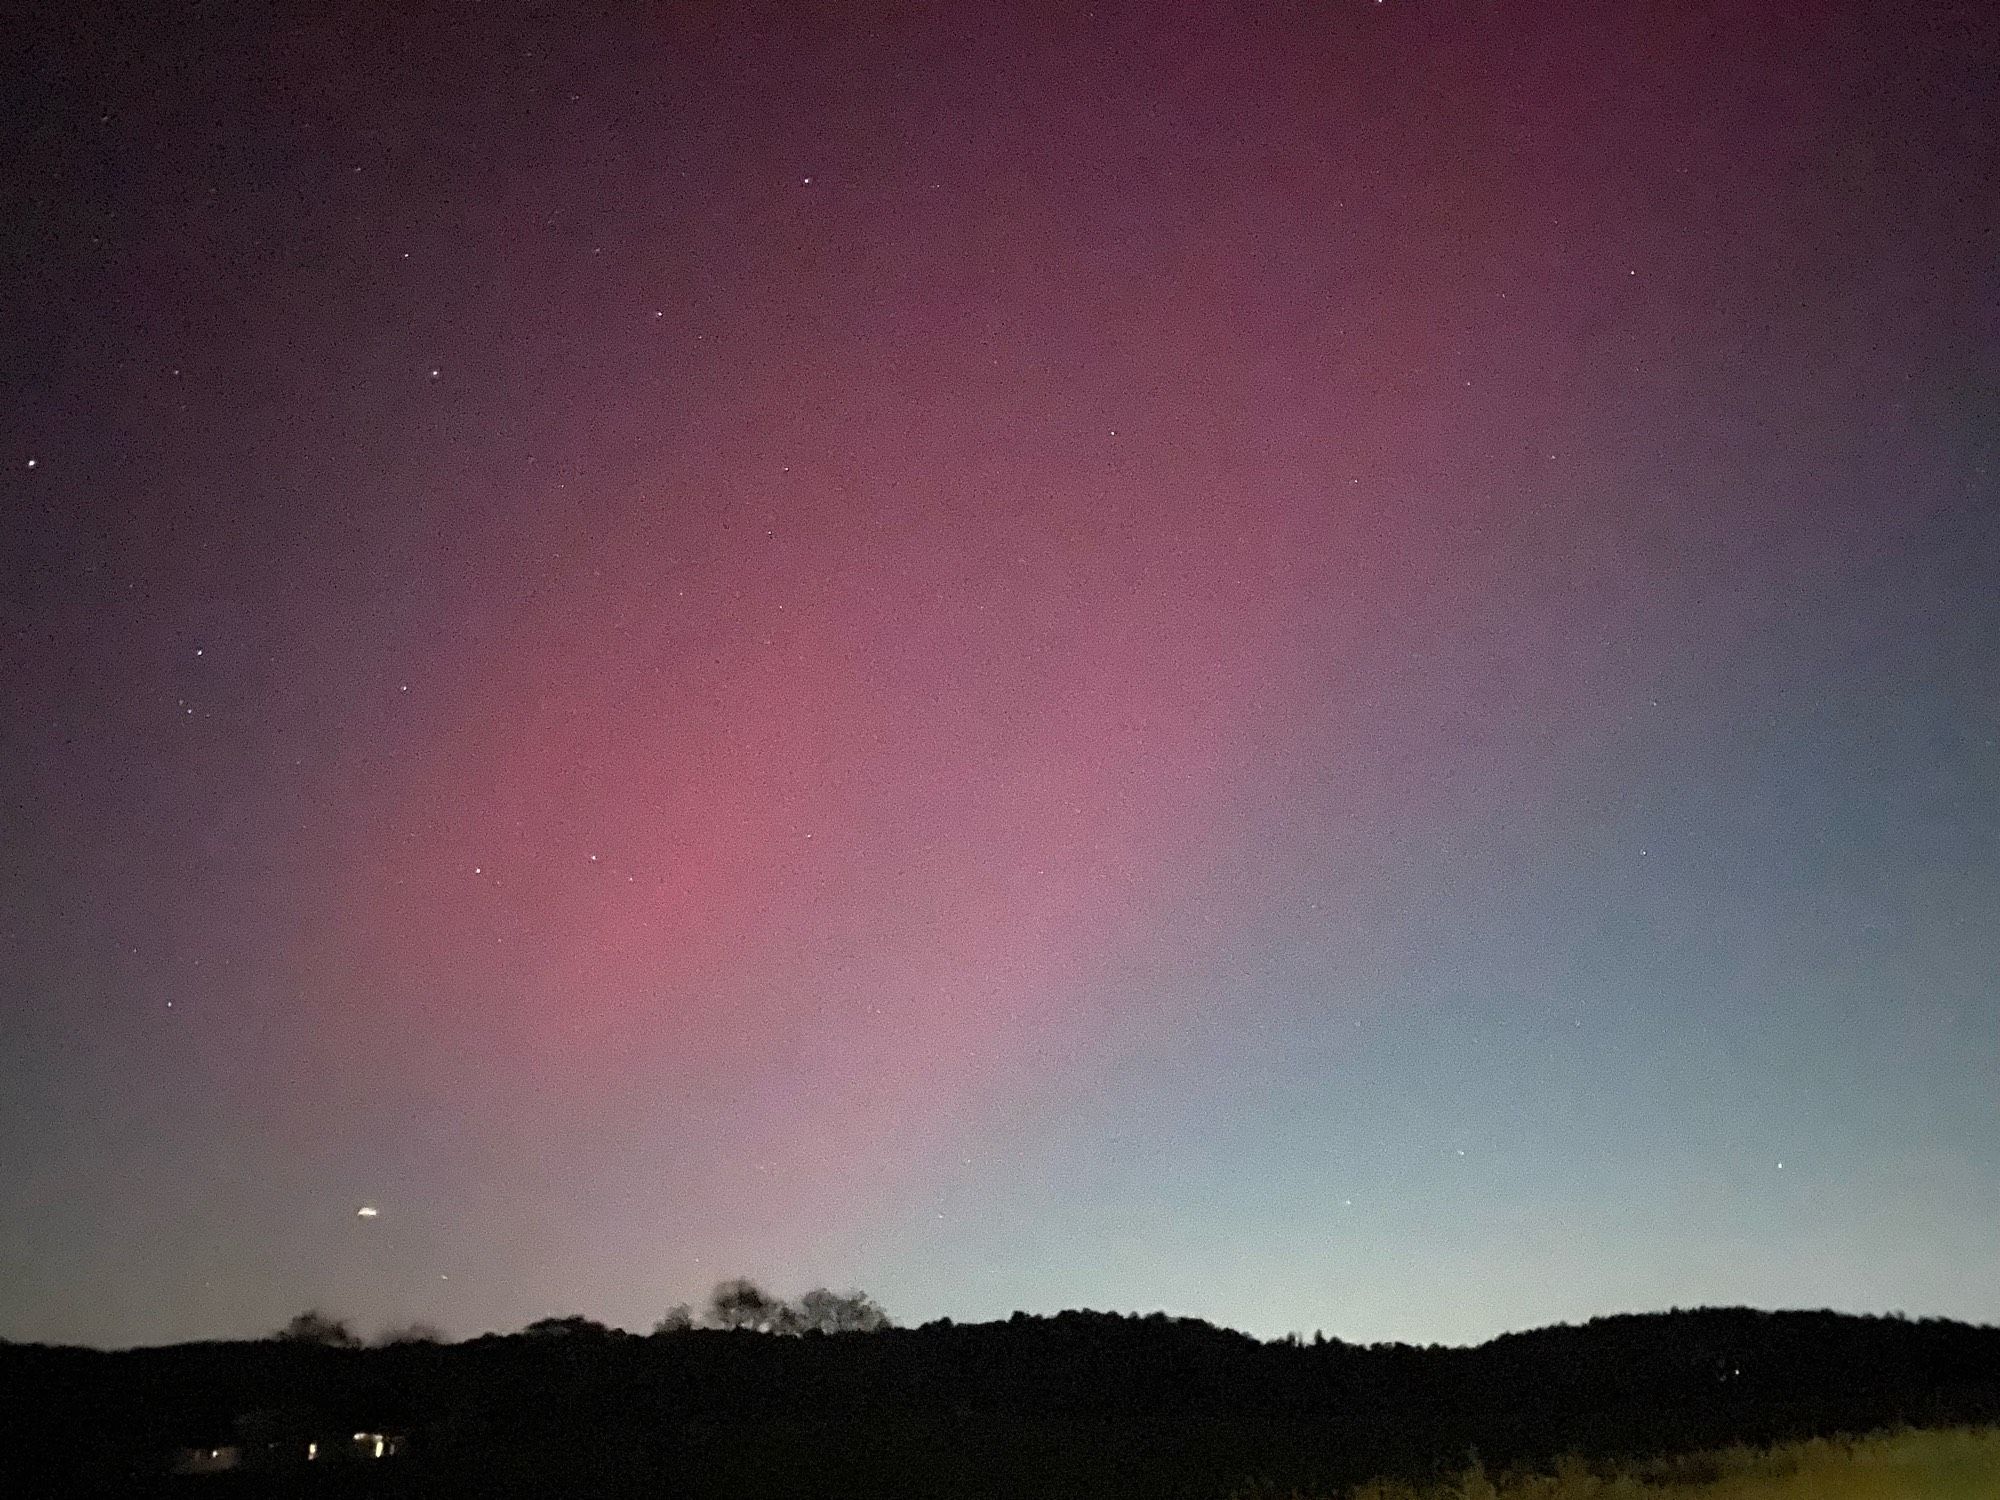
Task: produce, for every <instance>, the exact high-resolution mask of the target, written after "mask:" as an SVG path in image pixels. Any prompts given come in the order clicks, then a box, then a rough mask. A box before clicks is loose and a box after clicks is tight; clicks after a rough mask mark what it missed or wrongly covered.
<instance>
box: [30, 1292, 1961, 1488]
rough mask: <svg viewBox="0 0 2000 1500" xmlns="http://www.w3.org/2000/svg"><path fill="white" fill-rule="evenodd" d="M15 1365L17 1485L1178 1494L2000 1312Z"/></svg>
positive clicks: (1771, 1437)
mask: <svg viewBox="0 0 2000 1500" xmlns="http://www.w3.org/2000/svg"><path fill="white" fill-rule="evenodd" d="M0 1384H3V1385H4V1388H5V1389H7V1390H9V1391H10V1392H13V1393H15V1394H14V1396H13V1397H12V1399H11V1403H10V1404H11V1406H12V1408H13V1409H12V1412H11V1415H12V1416H13V1417H14V1418H15V1419H16V1420H14V1421H12V1422H10V1424H9V1426H10V1427H11V1428H12V1429H13V1431H14V1432H15V1433H16V1434H18V1437H17V1438H15V1439H14V1440H13V1445H12V1449H11V1451H10V1452H8V1453H7V1454H6V1455H5V1458H4V1460H0V1462H4V1463H5V1465H6V1466H7V1467H10V1468H13V1469H14V1470H16V1471H17V1473H19V1474H21V1475H22V1476H24V1477H26V1478H28V1479H30V1480H31V1481H33V1484H34V1488H32V1489H20V1490H16V1491H15V1492H19V1493H30V1492H32V1493H51V1492H56V1491H59V1490H68V1491H74V1490H77V1489H79V1488H89V1487H96V1488H97V1489H99V1490H101V1491H102V1492H104V1493H120V1494H131V1493H135V1492H140V1491H141V1490H142V1489H144V1488H146V1487H149V1486H150V1487H154V1488H157V1489H158V1490H159V1491H160V1492H163V1493H211V1494H219V1493H224V1492H227V1493H230V1494H236V1495H253V1494H292V1493H300V1492H303V1490H302V1488H301V1486H302V1485H303V1478H302V1477H301V1476H300V1475H299V1474H296V1473H294V1474H291V1475H286V1476H275V1477H270V1476H259V1475H256V1474H253V1473H249V1472H239V1473H234V1474H228V1475H198V1476H189V1477H185V1478H181V1479H178V1480H164V1479H161V1480H155V1479H153V1478H151V1477H150V1476H154V1475H157V1474H159V1473H160V1471H161V1469H162V1467H163V1464H164V1462H165V1456H166V1455H167V1454H169V1453H170V1452H172V1451H173V1450H174V1449H176V1448H184V1447H190V1446H197V1445H202V1444H208V1443H221V1442H223V1441H225V1435H232V1434H233V1435H234V1436H235V1438H236V1439H237V1440H239V1441H241V1442H243V1443H245V1444H246V1445H248V1446H254V1445H256V1444H257V1443H261V1442H267V1441H268V1442H269V1443H271V1444H272V1445H273V1446H274V1447H275V1446H276V1445H277V1444H278V1443H279V1442H280V1440H283V1441H294V1440H303V1438H304V1437H305V1436H306V1435H308V1434H309V1433H310V1432H315V1431H317V1432H325V1433H332V1434H335V1435H337V1436H338V1437H339V1438H340V1439H341V1440H342V1441H344V1440H345V1438H346V1436H347V1435H350V1434H356V1433H363V1432H366V1433H371V1434H372V1433H376V1432H389V1433H394V1434H397V1435H400V1436H403V1437H406V1438H407V1450H406V1452H405V1453H404V1454H402V1455H401V1456H399V1457H396V1458H395V1459H393V1460H392V1461H389V1462H385V1463H380V1464H373V1465H369V1464H346V1465H318V1466H316V1467H315V1468H314V1469H313V1470H312V1471H311V1473H310V1475H309V1476H306V1477H309V1478H310V1479H311V1480H312V1484H310V1485H306V1486H304V1489H310V1490H313V1491H319V1492H325V1493H329V1494H333V1493H348V1494H358V1493H379V1494H402V1493H408V1494H412V1495H415V1494H422V1495H438V1494H468V1495H469V1494H479V1495H522V1496H531V1495H532V1496H537V1497H539V1496H544V1495H548V1494H623V1493H669V1494H674V1495H687V1496H715V1497H722V1496H731V1497H761V1496H773V1497H775V1496H798V1497H806V1496H816V1497H842V1496H856V1497H860V1496H867V1497H869V1500H892V1497H918V1496H924V1497H929V1496H935V1495H940V1494H949V1495H954V1496H991V1497H1001V1496H1007V1497H1017V1496H1025V1495H1035V1496H1048V1497H1054V1496H1074V1497H1079V1500H1081V1497H1096V1496H1103V1497H1135V1500H1136V1497H1139V1496H1145V1497H1148V1500H1164V1497H1170V1496H1185V1497H1201V1496H1216V1497H1219V1496H1222V1495H1226V1494H1228V1493H1230V1492H1231V1491H1232V1490H1233V1489H1238V1488H1241V1487H1245V1486H1249V1485H1253V1484H1267V1485H1269V1486H1270V1487H1271V1488H1270V1492H1272V1493H1280V1494H1282V1493H1286V1492H1288V1491H1289V1490H1290V1489H1291V1488H1293V1487H1295V1486H1296V1487H1299V1488H1302V1489H1306V1490H1308V1491H1314V1490H1318V1491H1321V1492H1330V1491H1331V1490H1333V1489H1334V1488H1336V1487H1337V1486H1339V1485H1342V1484H1346V1483H1351V1482H1354V1481H1358V1480H1360V1479H1363V1478H1367V1477H1370V1476H1373V1475H1377V1474H1397V1475H1405V1476H1409V1477H1412V1478H1422V1477H1428V1476H1431V1475H1435V1474H1437V1473H1440V1472H1442V1471H1444V1470H1448V1469H1451V1468H1454V1467H1456V1466H1458V1465H1460V1464H1462V1463H1463V1462H1464V1461H1465V1460H1466V1458H1467V1456H1468V1454H1469V1453H1471V1452H1473V1451H1476V1452H1477V1453H1478V1454H1479V1456H1480V1457H1481V1458H1482V1459H1483V1460H1484V1461H1485V1462H1486V1463H1487V1464H1488V1465H1489V1466H1491V1467H1495V1468H1500V1467H1508V1466H1515V1465H1521V1466H1526V1465H1538V1464H1546V1463H1548V1462H1550V1461H1552V1460H1553V1459H1554V1458H1556V1457H1557V1456H1559V1455H1561V1454H1564V1453H1578V1454H1581V1455H1583V1456H1585V1457H1587V1458H1590V1459H1593V1460H1604V1461H1611V1460H1627V1459H1634V1458H1646V1457H1652V1456H1657V1455H1663V1454H1670V1453H1678V1452H1686V1451H1691V1450H1696V1449H1701V1448H1708V1447H1714V1446H1719V1445H1722V1444H1726V1443H1730V1442H1735V1441H1747V1442H1753V1443H1766V1442H1771V1441H1776V1440H1781V1439H1789V1438H1799V1437H1808V1436H1817V1435H1827V1434H1833V1433H1838V1432H1860V1431H1866V1430H1869V1429H1873V1428H1879V1427H1882V1426H1885V1425H1891V1424H1896V1423H1904V1422H1907V1423H1911V1424H1917V1425H1933V1424H1944V1423H1953V1422H1965V1421H1993V1420H1996V1419H2000V1329H1996V1328H1991V1327H1976V1326H1971V1325H1966V1324H1960V1323H1952V1322H1946V1321H1942V1320H1931V1319H1926V1320H1922V1321H1909V1320H1905V1319H1901V1318H1873V1317H1854V1316H1848V1315H1843V1314H1837V1313H1831V1312H1782V1313H1770V1312H1757V1311H1753V1310H1749V1309H1741V1308H1704V1309H1698V1310H1693V1311H1676V1312H1672V1313H1660V1314H1649V1315H1637V1316H1620V1317H1611V1318H1600V1319H1596V1320H1593V1321H1592V1322H1590V1323H1587V1324H1583V1325H1581V1326H1558V1327H1552V1328H1543V1329H1538V1330H1535V1331H1533V1332H1528V1333H1517V1334H1509V1335H1506V1336H1504V1337H1502V1338H1498V1339H1495V1340H1493V1341H1492V1342H1490V1343H1487V1344H1484V1345H1481V1346H1479V1347H1476V1348H1445V1347H1428V1348H1417V1347H1412V1346H1409V1345H1401V1344H1378V1345H1372V1346H1367V1347H1363V1346H1359V1345H1352V1344H1346V1343H1341V1342H1339V1341H1337V1340H1336V1341H1330V1342H1302V1341H1298V1340H1295V1339H1288V1340H1280V1341H1277V1342H1273V1343H1260V1342H1258V1341H1257V1340H1255V1339H1252V1338H1250V1337H1248V1336H1247V1335H1244V1334H1240V1333H1235V1332H1231V1331H1228V1330H1225V1329H1219V1328H1215V1327H1212V1326H1211V1325H1209V1324H1206V1323H1202V1322H1198V1321H1194V1320H1190V1319H1178V1318H1167V1317H1165V1316H1162V1315H1160V1314H1154V1315H1151V1316H1148V1317H1124V1316H1119V1315H1115V1314H1109V1313H1096V1312H1065V1313H1060V1314H1057V1315H1056V1316H1054V1317H1046V1318H1044V1317H1027V1316H1023V1315H1019V1314H1017V1315H1016V1316H1015V1317H1014V1318H1012V1319H1010V1320H1008V1321H1006V1322H999V1323H983V1324H958V1325H954V1324H952V1323H950V1322H948V1321H947V1322H938V1323H933V1324H928V1325H926V1326H924V1327H922V1328H916V1329H886V1330H883V1331H878V1332H868V1333H846V1334H834V1335H827V1334H820V1333H808V1334H806V1335H804V1336H800V1337H779V1336H774V1335H772V1334H768V1333H758V1332H752V1331H748V1330H729V1331H724V1330H713V1329H699V1328H697V1329H680V1328H676V1329H674V1330H673V1331H670V1332H664V1333H660V1334H656V1335H653V1336H650V1337H646V1336H639V1335H633V1334H625V1333H621V1332H618V1331H617V1330H609V1329H604V1328H602V1327H601V1325H596V1324H590V1323H588V1322H587V1321H586V1320H582V1319H559V1320H545V1322H544V1324H542V1325H538V1326H537V1329H536V1330H535V1331H533V1332H527V1333H522V1334H514V1335H507V1336H495V1335H488V1336H486V1337H482V1338H477V1339H473V1340H470V1341H468V1342H466V1343H462V1344H453V1345H441V1344H434V1343H428V1342H421V1341H412V1342H403V1343H397V1344H393V1345H389V1346H386V1347H376V1348H355V1347H345V1346H343V1345H341V1344H340V1343H338V1342H337V1341H336V1342H328V1343H311V1342H306V1341H301V1340H297V1339H292V1340H271V1341H264V1342H254V1343H206V1344H188V1345H180V1346H175V1347H170V1348H156V1349H135V1350H129V1351H124V1352H117V1353H108V1352H102V1351H96V1350H86V1349H72V1348H57V1347H47V1346H39V1345H8V1346H0ZM8 1488H10V1489H13V1488H14V1487H13V1486H8Z"/></svg>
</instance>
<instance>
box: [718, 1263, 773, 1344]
mask: <svg viewBox="0 0 2000 1500" xmlns="http://www.w3.org/2000/svg"><path fill="white" fill-rule="evenodd" d="M783 1305H784V1304H783V1303H781V1302H779V1301H778V1299H777V1298H775V1297H773V1296H772V1295H771V1294H770V1293H769V1292H767V1291H765V1290H764V1289H763V1288H762V1287H760V1286H759V1285H757V1283H756V1282H754V1281H751V1280H749V1279H748V1278H746V1277H742V1276H737V1277H733V1278H732V1279H730V1280H728V1281H718V1282H717V1283H716V1284H715V1290H714V1291H712V1292H710V1293H709V1294H708V1321H709V1322H710V1323H712V1324H713V1325H714V1326H715V1327H717V1328H749V1329H754V1330H756V1331H757V1332H760V1333H768V1332H769V1331H770V1329H771V1324H772V1322H773V1321H774V1320H775V1318H776V1316H777V1312H778V1309H779V1308H780V1307H782V1306H783Z"/></svg>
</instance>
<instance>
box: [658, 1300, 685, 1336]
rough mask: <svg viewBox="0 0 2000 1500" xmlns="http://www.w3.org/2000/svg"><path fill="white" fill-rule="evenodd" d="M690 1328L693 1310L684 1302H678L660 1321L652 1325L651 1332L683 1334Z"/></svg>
mask: <svg viewBox="0 0 2000 1500" xmlns="http://www.w3.org/2000/svg"><path fill="white" fill-rule="evenodd" d="M692 1327H694V1309H693V1308H691V1307H689V1306H688V1305H687V1304H686V1303H685V1302H680V1303H676V1304H675V1305H674V1306H672V1307H670V1308H668V1309H667V1310H666V1312H665V1313H663V1314H662V1315H661V1317H660V1321H659V1322H657V1323H655V1324H654V1325H653V1332H655V1333H685V1332H687V1330H688V1329H690V1328H692Z"/></svg>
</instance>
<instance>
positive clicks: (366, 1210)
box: [354, 1203, 382, 1219]
mask: <svg viewBox="0 0 2000 1500" xmlns="http://www.w3.org/2000/svg"><path fill="white" fill-rule="evenodd" d="M381 1213H382V1211H381V1210H380V1209H378V1208H377V1207H375V1205H374V1204H372V1203H364V1204H362V1205H361V1207H359V1208H357V1209H355V1210H354V1217H355V1218H357V1219H375V1218H380V1217H381Z"/></svg>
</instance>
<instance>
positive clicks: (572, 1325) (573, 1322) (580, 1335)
mask: <svg viewBox="0 0 2000 1500" xmlns="http://www.w3.org/2000/svg"><path fill="white" fill-rule="evenodd" d="M521 1332H522V1333H524V1334H526V1335H527V1336H528V1337H529V1338H536V1339H608V1338H610V1337H612V1332H613V1331H612V1329H611V1328H609V1327H607V1326H606V1325H605V1324H603V1323H600V1322H598V1321H597V1320H596V1319H595V1318H586V1317H583V1316H581V1315H580V1314H577V1313H571V1314H569V1316H567V1317H562V1318H537V1319H535V1321H534V1322H532V1323H530V1324H529V1325H528V1326H527V1327H526V1328H523V1329H522V1330H521Z"/></svg>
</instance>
